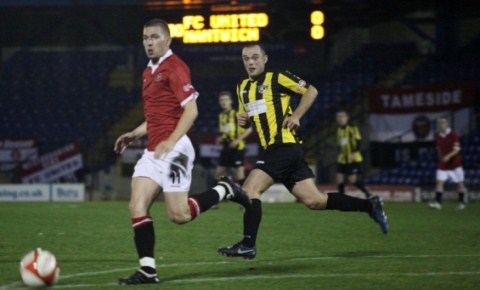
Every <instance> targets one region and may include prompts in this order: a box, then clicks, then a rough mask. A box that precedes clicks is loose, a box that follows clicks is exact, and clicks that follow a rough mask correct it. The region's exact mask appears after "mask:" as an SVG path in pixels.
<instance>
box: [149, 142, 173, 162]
mask: <svg viewBox="0 0 480 290" xmlns="http://www.w3.org/2000/svg"><path fill="white" fill-rule="evenodd" d="M173 147H175V141H172V140H170V139H167V140H165V141H162V142H160V143H158V145H157V147H155V154H154V155H153V157H154V158H155V159H158V158H162V157H163V156H164V155H167V154H168V153H169V152H170V151H172V149H173Z"/></svg>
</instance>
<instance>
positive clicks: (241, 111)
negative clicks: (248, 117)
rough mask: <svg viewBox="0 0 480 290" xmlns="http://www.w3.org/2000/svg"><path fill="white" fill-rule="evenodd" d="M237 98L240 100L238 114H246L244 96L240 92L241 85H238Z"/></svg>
mask: <svg viewBox="0 0 480 290" xmlns="http://www.w3.org/2000/svg"><path fill="white" fill-rule="evenodd" d="M237 98H238V112H237V114H243V113H245V104H244V103H243V99H242V94H241V92H240V84H238V85H237Z"/></svg>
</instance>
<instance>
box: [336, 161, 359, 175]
mask: <svg viewBox="0 0 480 290" xmlns="http://www.w3.org/2000/svg"><path fill="white" fill-rule="evenodd" d="M337 173H342V174H345V175H355V174H360V173H362V163H361V162H353V163H346V164H342V163H337Z"/></svg>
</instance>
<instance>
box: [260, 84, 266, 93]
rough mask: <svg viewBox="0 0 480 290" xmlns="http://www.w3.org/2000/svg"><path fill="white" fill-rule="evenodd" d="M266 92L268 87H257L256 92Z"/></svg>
mask: <svg viewBox="0 0 480 290" xmlns="http://www.w3.org/2000/svg"><path fill="white" fill-rule="evenodd" d="M266 90H268V85H261V86H259V87H258V92H259V93H260V94H263V93H264V92H265V91H266Z"/></svg>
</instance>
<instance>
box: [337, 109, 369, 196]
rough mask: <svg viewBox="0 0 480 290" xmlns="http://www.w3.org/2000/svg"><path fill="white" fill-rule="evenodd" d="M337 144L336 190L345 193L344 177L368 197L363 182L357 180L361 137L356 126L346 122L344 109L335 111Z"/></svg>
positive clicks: (359, 167) (359, 165)
mask: <svg viewBox="0 0 480 290" xmlns="http://www.w3.org/2000/svg"><path fill="white" fill-rule="evenodd" d="M336 117H337V123H338V129H337V145H338V148H339V153H338V160H337V186H338V192H340V193H345V178H347V180H348V182H349V183H351V184H354V185H355V186H356V187H357V188H358V189H360V190H361V191H362V192H363V193H364V194H365V196H366V197H367V198H368V197H370V196H371V194H370V192H369V191H368V189H367V188H366V187H365V184H364V183H363V182H362V181H361V180H359V178H358V175H359V174H360V173H361V163H362V161H363V158H362V154H361V153H360V142H361V140H362V137H361V135H360V131H359V130H358V127H357V126H355V125H352V124H350V123H349V122H348V114H347V112H346V111H345V110H340V111H337V115H336Z"/></svg>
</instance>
